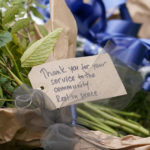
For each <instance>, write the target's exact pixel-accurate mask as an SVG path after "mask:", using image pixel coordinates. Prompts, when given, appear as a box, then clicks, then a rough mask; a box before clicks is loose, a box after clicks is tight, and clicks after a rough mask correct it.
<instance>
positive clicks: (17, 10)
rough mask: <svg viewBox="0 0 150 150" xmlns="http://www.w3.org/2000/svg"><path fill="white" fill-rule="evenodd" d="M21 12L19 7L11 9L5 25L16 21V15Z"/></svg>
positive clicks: (5, 16)
mask: <svg viewBox="0 0 150 150" xmlns="http://www.w3.org/2000/svg"><path fill="white" fill-rule="evenodd" d="M18 12H19V6H18V5H16V6H14V7H9V8H8V9H7V10H6V12H5V15H4V18H3V24H7V23H9V22H12V21H14V20H15V15H16V14H17V13H18Z"/></svg>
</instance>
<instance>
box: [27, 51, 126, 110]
mask: <svg viewBox="0 0 150 150" xmlns="http://www.w3.org/2000/svg"><path fill="white" fill-rule="evenodd" d="M29 79H30V81H31V84H32V86H33V88H34V89H41V90H42V91H43V92H44V93H46V94H47V95H48V96H49V97H50V99H51V100H52V101H53V103H54V104H55V106H56V108H60V107H64V106H67V105H71V104H76V103H83V102H86V101H94V100H99V99H105V98H110V97H115V96H120V95H124V94H126V90H125V88H124V86H123V84H122V82H121V80H120V77H119V76H118V73H117V71H116V69H115V67H114V64H113V62H112V60H111V58H110V56H109V55H108V54H107V53H105V54H101V55H96V56H90V57H80V58H70V59H64V60H59V61H53V62H48V63H45V64H42V65H39V66H36V67H33V68H32V70H31V72H30V73H29Z"/></svg>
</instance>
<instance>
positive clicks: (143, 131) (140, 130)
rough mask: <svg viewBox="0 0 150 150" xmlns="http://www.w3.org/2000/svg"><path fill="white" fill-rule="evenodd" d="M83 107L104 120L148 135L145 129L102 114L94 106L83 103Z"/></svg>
mask: <svg viewBox="0 0 150 150" xmlns="http://www.w3.org/2000/svg"><path fill="white" fill-rule="evenodd" d="M84 105H85V107H87V108H88V109H91V110H92V111H94V112H95V113H97V114H99V115H101V116H102V117H103V118H105V119H108V120H111V121H114V122H116V123H119V124H121V125H123V126H127V127H129V128H132V129H134V130H136V131H139V132H141V133H143V134H144V135H146V136H148V135H149V131H148V130H147V129H145V128H143V127H140V126H137V125H135V124H132V123H130V122H127V121H125V120H123V119H120V118H115V117H114V116H111V115H109V114H107V113H105V112H103V111H101V110H99V109H96V108H97V107H96V106H94V104H89V103H85V104H84Z"/></svg>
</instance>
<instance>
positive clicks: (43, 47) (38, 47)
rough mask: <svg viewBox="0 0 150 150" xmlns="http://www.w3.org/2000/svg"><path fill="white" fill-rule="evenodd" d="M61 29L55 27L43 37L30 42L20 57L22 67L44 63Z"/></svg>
mask: <svg viewBox="0 0 150 150" xmlns="http://www.w3.org/2000/svg"><path fill="white" fill-rule="evenodd" d="M61 31H62V28H58V29H56V30H55V31H54V32H51V33H49V34H48V35H47V36H45V37H44V38H42V39H40V40H38V41H37V42H35V43H34V44H32V45H31V46H30V47H29V48H28V49H27V50H26V51H25V53H24V54H23V56H22V57H21V63H22V66H23V67H33V66H36V65H40V64H42V63H44V62H45V61H46V60H47V59H48V56H49V54H50V52H51V51H52V50H53V49H54V46H55V44H56V41H57V39H58V37H59V35H60V33H61Z"/></svg>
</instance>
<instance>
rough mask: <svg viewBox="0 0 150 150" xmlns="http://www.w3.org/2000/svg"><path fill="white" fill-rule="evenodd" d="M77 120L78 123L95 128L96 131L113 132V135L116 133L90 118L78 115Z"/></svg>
mask: <svg viewBox="0 0 150 150" xmlns="http://www.w3.org/2000/svg"><path fill="white" fill-rule="evenodd" d="M77 122H78V124H81V125H84V126H86V127H88V128H90V129H93V130H96V131H101V132H103V133H106V134H111V135H112V134H113V135H114V133H112V132H110V131H107V130H105V129H103V128H102V127H101V126H100V125H99V124H96V123H94V122H91V121H89V120H86V119H83V118H80V117H78V119H77ZM117 135H118V134H117Z"/></svg>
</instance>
